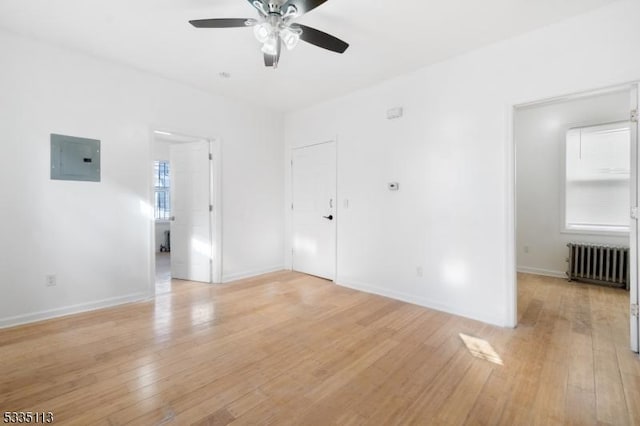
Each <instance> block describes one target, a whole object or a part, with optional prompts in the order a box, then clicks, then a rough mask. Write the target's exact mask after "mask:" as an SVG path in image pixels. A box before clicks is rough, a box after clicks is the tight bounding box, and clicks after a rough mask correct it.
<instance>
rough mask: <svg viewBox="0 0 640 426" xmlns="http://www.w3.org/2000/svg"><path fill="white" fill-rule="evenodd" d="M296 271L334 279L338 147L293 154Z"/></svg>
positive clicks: (319, 147) (320, 146) (332, 144)
mask: <svg viewBox="0 0 640 426" xmlns="http://www.w3.org/2000/svg"><path fill="white" fill-rule="evenodd" d="M292 159H293V162H292V166H291V167H292V183H293V269H294V270H295V271H299V272H304V273H307V274H310V275H316V276H318V277H323V278H327V279H331V280H333V279H335V271H336V221H337V219H336V210H337V209H336V206H337V200H336V144H335V142H327V143H322V144H318V145H313V146H310V147H304V148H297V149H294V150H293V153H292Z"/></svg>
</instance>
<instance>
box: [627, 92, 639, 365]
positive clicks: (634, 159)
mask: <svg viewBox="0 0 640 426" xmlns="http://www.w3.org/2000/svg"><path fill="white" fill-rule="evenodd" d="M638 104H639V101H638V85H634V87H633V89H632V90H631V110H632V115H633V114H634V113H633V111H635V115H636V119H635V122H634V120H633V119H632V121H631V185H630V186H631V205H632V206H638V201H639V200H638V189H639V188H640V184H639V181H638V178H639V173H638V165H639V164H640V160H639V155H640V150H639V149H638V120H637V112H638ZM636 216H637V214H636ZM629 236H630V240H631V241H630V243H629V248H630V250H629V251H630V253H629V257H630V259H631V262H630V265H629V266H630V268H629V269H630V272H629V296H630V297H629V298H630V303H631V307H632V309H631V312H633V311H634V309H633V306H634V305H635V312H636V315H635V316H634V315H631V316H630V330H631V350H632V351H634V352H638V340H639V330H640V319H639V317H640V315H637V312H638V311H637V309H638V308H637V307H638V262H639V258H638V220H633V219H632V220H631V232H630V233H629Z"/></svg>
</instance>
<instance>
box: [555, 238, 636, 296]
mask: <svg viewBox="0 0 640 426" xmlns="http://www.w3.org/2000/svg"><path fill="white" fill-rule="evenodd" d="M567 246H568V247H569V258H568V262H569V268H568V271H567V276H568V277H569V281H584V282H588V283H592V284H600V285H606V286H610V287H618V288H624V289H627V290H629V248H627V247H617V246H602V245H595V244H578V243H569V244H567Z"/></svg>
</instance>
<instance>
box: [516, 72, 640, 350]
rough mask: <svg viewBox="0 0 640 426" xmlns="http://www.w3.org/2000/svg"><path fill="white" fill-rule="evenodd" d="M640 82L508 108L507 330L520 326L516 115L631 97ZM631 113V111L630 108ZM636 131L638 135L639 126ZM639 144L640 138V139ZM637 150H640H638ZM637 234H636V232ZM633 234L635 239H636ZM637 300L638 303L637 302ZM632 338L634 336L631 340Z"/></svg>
mask: <svg viewBox="0 0 640 426" xmlns="http://www.w3.org/2000/svg"><path fill="white" fill-rule="evenodd" d="M639 83H640V81H639V80H636V81H630V82H625V83H621V84H616V85H611V86H606V87H600V88H595V89H590V90H584V91H580V92H574V93H570V94H560V95H557V96H551V97H547V98H543V99H534V100H531V101H527V102H520V103H514V104H510V105H507V106H506V116H507V126H508V127H507V144H506V153H505V154H506V165H507V167H506V174H507V179H506V186H507V188H506V189H507V190H506V198H507V199H506V206H507V220H506V222H507V232H506V236H507V241H506V245H505V246H506V257H505V258H506V266H507V270H506V271H505V272H506V283H507V284H506V285H507V288H506V292H505V293H506V308H507V323H506V324H505V326H507V327H516V326H517V325H518V276H517V260H516V248H517V246H516V244H517V242H516V235H517V234H516V231H517V223H516V140H515V117H516V111H517V110H518V109H520V108H524V107H529V106H534V105H540V104H545V103H550V102H557V101H561V100H565V101H566V100H572V99H579V98H584V97H590V96H594V95H598V94H605V93H610V92H615V91H623V90H626V91H628V92H629V93H631V92H632V90H633V89H634V88H637V87H638V85H639ZM630 109H631V108H630ZM631 127H632V128H634V127H635V129H636V132H637V126H631ZM633 135H634V133H633V130H632V138H633ZM636 140H637V137H636ZM636 148H637V147H636ZM631 153H632V155H635V158H634V159H635V162H634V163H635V164H634V163H632V164H634V165H635V170H632V177H635V181H634V183H635V184H636V191H635V192H636V196H637V195H638V194H637V193H638V191H639V189H640V187H639V186H638V177H639V175H640V173H638V168H639V167H640V163H639V162H638V155H640V150H638V149H635V150H634V147H633V146H632V151H631ZM635 225H636V226H633V225H632V227H631V228H632V229H631V231H630V233H629V239H630V242H629V243H630V246H631V244H633V243H634V240H635V241H636V242H637V241H638V237H639V229H638V228H639V226H638V224H637V221H636V224H635ZM634 230H635V233H633V231H634ZM632 233H633V234H634V235H632ZM639 257H640V256H636V260H635V262H633V263H634V264H635V265H636V267H637V264H638V260H639V259H638V258H639ZM639 281H640V279H639V278H638V274H637V273H636V279H635V280H634V282H631V283H629V287H630V292H629V293H630V294H629V299H630V303H631V302H635V303H638V300H637V299H638V290H639ZM634 298H635V300H634ZM629 337H630V338H631V336H629Z"/></svg>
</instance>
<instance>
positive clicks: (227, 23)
mask: <svg viewBox="0 0 640 426" xmlns="http://www.w3.org/2000/svg"><path fill="white" fill-rule="evenodd" d="M255 22H256V21H255V19H249V18H237V19H236V18H222V19H196V20H194V21H189V23H190V24H191V25H193V26H194V27H196V28H237V27H249V26H252V25H255Z"/></svg>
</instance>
